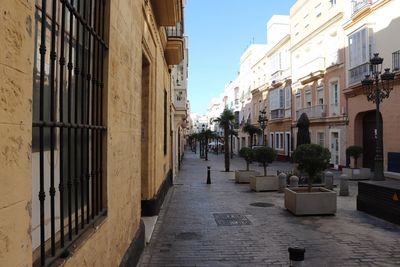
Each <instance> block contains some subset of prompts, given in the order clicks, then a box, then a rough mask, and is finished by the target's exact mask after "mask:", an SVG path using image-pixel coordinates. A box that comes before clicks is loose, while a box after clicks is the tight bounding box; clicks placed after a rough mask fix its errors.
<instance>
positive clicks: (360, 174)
mask: <svg viewBox="0 0 400 267" xmlns="http://www.w3.org/2000/svg"><path fill="white" fill-rule="evenodd" d="M342 173H343V174H346V175H347V176H349V180H369V179H371V178H372V177H373V173H372V172H371V169H369V168H343V169H342Z"/></svg>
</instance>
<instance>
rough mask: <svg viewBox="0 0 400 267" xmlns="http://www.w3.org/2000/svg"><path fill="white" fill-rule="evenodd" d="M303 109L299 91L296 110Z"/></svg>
mask: <svg viewBox="0 0 400 267" xmlns="http://www.w3.org/2000/svg"><path fill="white" fill-rule="evenodd" d="M300 109H301V94H300V93H297V94H296V110H300Z"/></svg>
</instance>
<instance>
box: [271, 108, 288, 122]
mask: <svg viewBox="0 0 400 267" xmlns="http://www.w3.org/2000/svg"><path fill="white" fill-rule="evenodd" d="M284 117H285V110H284V109H283V108H282V109H275V110H271V120H274V119H282V118H284Z"/></svg>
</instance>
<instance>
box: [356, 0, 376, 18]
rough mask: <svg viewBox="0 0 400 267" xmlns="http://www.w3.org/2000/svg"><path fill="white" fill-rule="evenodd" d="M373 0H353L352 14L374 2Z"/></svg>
mask: <svg viewBox="0 0 400 267" xmlns="http://www.w3.org/2000/svg"><path fill="white" fill-rule="evenodd" d="M372 2H373V1H372V0H352V1H351V14H352V15H354V14H356V13H357V12H358V11H360V10H361V9H363V8H364V7H366V6H369V5H371V4H372Z"/></svg>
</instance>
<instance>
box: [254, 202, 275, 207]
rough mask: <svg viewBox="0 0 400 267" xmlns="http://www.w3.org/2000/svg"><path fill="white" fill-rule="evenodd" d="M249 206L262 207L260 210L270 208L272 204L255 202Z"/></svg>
mask: <svg viewBox="0 0 400 267" xmlns="http://www.w3.org/2000/svg"><path fill="white" fill-rule="evenodd" d="M250 206H254V207H262V208H270V207H273V206H274V204H272V203H267V202H255V203H251V204H250Z"/></svg>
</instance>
